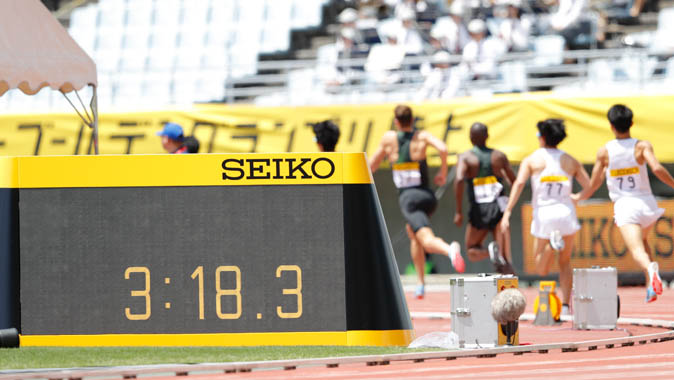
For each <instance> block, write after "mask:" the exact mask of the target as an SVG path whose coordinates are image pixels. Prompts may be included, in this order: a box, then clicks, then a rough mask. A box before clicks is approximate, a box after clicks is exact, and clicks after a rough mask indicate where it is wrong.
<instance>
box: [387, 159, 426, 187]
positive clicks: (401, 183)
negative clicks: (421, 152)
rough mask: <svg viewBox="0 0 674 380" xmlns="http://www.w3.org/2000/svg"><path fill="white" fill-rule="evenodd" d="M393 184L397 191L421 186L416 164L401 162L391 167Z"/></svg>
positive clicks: (419, 173) (417, 164) (419, 172)
mask: <svg viewBox="0 0 674 380" xmlns="http://www.w3.org/2000/svg"><path fill="white" fill-rule="evenodd" d="M393 183H395V185H396V187H397V188H398V189H405V188H408V187H415V186H421V171H419V163H418V162H403V163H400V164H394V165H393Z"/></svg>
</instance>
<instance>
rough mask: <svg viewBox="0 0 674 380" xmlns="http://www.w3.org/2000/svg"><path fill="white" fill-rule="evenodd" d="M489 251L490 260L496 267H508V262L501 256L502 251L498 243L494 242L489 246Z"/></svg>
mask: <svg viewBox="0 0 674 380" xmlns="http://www.w3.org/2000/svg"><path fill="white" fill-rule="evenodd" d="M487 250H488V251H489V259H490V260H491V262H492V263H493V264H494V265H495V266H496V267H502V266H504V265H506V261H505V259H504V258H503V256H502V255H501V250H500V249H499V246H498V243H496V242H495V241H492V242H491V243H489V245H488V246H487Z"/></svg>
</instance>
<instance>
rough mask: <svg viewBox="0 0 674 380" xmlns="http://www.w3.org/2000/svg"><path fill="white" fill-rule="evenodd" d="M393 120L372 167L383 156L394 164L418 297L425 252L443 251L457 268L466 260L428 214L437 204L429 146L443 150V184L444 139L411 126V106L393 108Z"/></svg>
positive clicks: (441, 175) (439, 177) (438, 179)
mask: <svg viewBox="0 0 674 380" xmlns="http://www.w3.org/2000/svg"><path fill="white" fill-rule="evenodd" d="M394 116H395V118H394V122H395V125H396V127H397V129H398V131H397V132H395V131H388V132H386V133H385V134H384V136H383V137H382V140H381V143H380V144H379V147H378V148H377V150H376V151H375V152H374V154H373V155H372V159H371V160H370V169H371V170H372V172H373V173H374V172H375V171H377V169H379V165H380V164H381V162H382V161H383V160H384V158H386V159H388V161H389V162H390V163H391V164H392V167H393V170H392V172H393V182H394V183H395V185H396V187H397V188H398V191H399V204H400V210H401V211H402V213H403V216H404V217H405V220H406V221H407V225H406V229H407V235H408V236H409V238H410V253H411V256H412V262H413V263H414V267H415V269H416V272H417V278H418V285H417V290H416V296H417V298H423V296H424V265H425V261H426V258H425V257H424V252H428V253H435V254H442V255H446V256H448V257H449V259H450V260H451V262H452V266H454V269H456V271H457V272H459V273H463V272H464V271H465V270H466V264H465V262H464V261H463V257H461V252H460V249H461V248H460V246H459V243H457V242H452V244H447V242H445V241H444V240H443V239H442V238H439V237H437V236H435V234H434V233H433V230H432V229H431V227H430V226H431V222H430V220H429V216H430V215H431V214H432V213H433V211H434V210H435V207H436V206H437V200H436V199H435V195H434V194H433V192H432V191H431V189H430V188H429V183H428V166H427V165H426V148H428V146H429V145H430V146H432V147H433V148H435V149H436V150H437V151H438V152H439V153H440V162H441V166H440V170H439V171H438V174H436V176H435V184H436V185H442V184H444V183H445V180H446V179H447V147H446V146H445V143H443V142H442V141H441V140H439V139H437V138H436V137H434V136H433V135H431V134H430V133H428V132H426V131H417V130H415V129H414V128H413V127H412V109H411V108H410V107H408V106H406V105H399V106H397V107H396V108H395V111H394Z"/></svg>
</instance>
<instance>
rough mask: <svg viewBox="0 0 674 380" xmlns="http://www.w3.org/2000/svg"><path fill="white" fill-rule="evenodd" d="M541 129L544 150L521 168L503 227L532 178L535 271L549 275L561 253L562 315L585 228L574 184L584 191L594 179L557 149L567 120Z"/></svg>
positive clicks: (544, 124) (554, 121)
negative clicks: (575, 252) (575, 247)
mask: <svg viewBox="0 0 674 380" xmlns="http://www.w3.org/2000/svg"><path fill="white" fill-rule="evenodd" d="M537 127H538V143H539V144H540V148H539V149H537V150H536V151H535V152H533V153H532V154H530V155H529V156H527V157H526V158H524V160H523V161H522V164H521V165H520V169H519V171H518V172H517V179H515V183H514V184H513V187H512V191H511V193H510V198H509V199H508V205H507V206H506V209H505V211H504V212H503V219H502V220H501V228H502V229H503V231H507V229H508V227H510V215H511V213H512V210H513V207H515V203H517V200H518V199H519V197H520V195H521V194H522V189H523V188H524V184H525V182H526V181H527V179H529V177H531V189H532V195H531V198H532V199H531V203H532V207H533V220H532V222H531V234H532V235H533V236H534V254H535V257H534V260H535V262H536V272H537V273H538V274H539V275H541V276H545V275H547V274H548V273H549V272H550V267H551V266H552V263H553V259H554V255H555V253H556V254H557V263H558V264H559V285H560V288H561V290H562V314H564V315H568V314H570V309H569V300H570V299H571V285H572V281H573V274H572V270H571V249H572V248H573V242H574V238H575V236H576V231H578V230H579V229H580V224H579V223H578V218H577V217H576V206H575V204H574V202H573V201H572V199H571V186H572V181H573V178H575V179H576V181H578V183H580V185H581V186H582V187H583V189H585V188H587V187H589V185H590V178H589V176H588V175H587V172H586V171H585V169H584V168H583V166H582V165H581V164H580V162H578V161H577V160H576V159H575V158H573V157H571V156H570V155H568V154H567V153H565V152H563V151H561V150H559V149H557V145H558V144H559V143H561V142H562V140H564V138H565V137H566V130H565V129H566V128H565V126H564V121H563V120H560V119H547V120H545V121H540V122H538V124H537Z"/></svg>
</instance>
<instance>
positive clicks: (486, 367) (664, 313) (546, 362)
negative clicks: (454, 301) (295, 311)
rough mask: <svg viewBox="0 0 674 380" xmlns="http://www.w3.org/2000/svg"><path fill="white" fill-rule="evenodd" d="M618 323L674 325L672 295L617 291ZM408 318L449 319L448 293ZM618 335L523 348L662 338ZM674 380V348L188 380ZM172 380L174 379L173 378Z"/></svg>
mask: <svg viewBox="0 0 674 380" xmlns="http://www.w3.org/2000/svg"><path fill="white" fill-rule="evenodd" d="M524 293H525V295H526V297H527V300H528V307H527V312H528V313H531V312H532V306H531V305H533V299H534V297H535V296H536V290H535V289H533V288H529V289H524ZM618 293H619V295H620V299H621V303H622V311H621V317H632V318H652V319H664V320H670V321H671V320H674V308H672V299H673V298H674V291H670V290H669V289H665V292H664V294H663V295H662V296H660V297H659V299H658V300H657V301H656V302H654V303H651V304H646V303H644V301H643V299H644V297H645V293H646V292H645V289H644V288H643V287H633V288H620V289H619V290H618ZM407 297H408V299H407V302H408V306H409V308H410V311H411V312H421V311H425V312H449V310H450V309H449V293H448V292H435V293H433V292H431V293H427V295H426V298H425V299H423V300H416V299H412V297H411V294H407ZM413 323H414V328H415V331H416V335H417V336H422V335H424V334H426V333H429V332H432V331H449V330H450V321H449V320H447V319H428V318H420V319H414V320H413ZM618 327H619V328H618V329H617V330H614V331H602V330H592V331H578V330H573V329H572V328H571V323H570V322H565V323H563V324H562V325H560V326H533V325H532V324H531V323H530V322H523V323H520V342H522V343H533V344H541V343H561V342H572V341H574V342H578V341H585V340H593V339H604V338H617V337H624V336H628V335H640V334H647V333H654V332H660V331H663V330H662V329H660V328H651V327H643V326H633V325H619V326H618ZM289 378H293V379H302V380H304V379H321V380H325V379H335V380H339V379H424V380H428V379H468V378H472V379H498V380H503V379H517V380H529V379H531V380H534V379H545V380H552V379H573V380H585V379H593V380H594V379H612V380H613V379H654V378H660V379H672V378H674V341H667V342H661V343H650V344H645V345H635V346H629V347H616V348H613V349H608V348H604V347H603V346H599V348H598V349H597V350H592V351H587V350H581V351H578V352H564V353H563V352H561V351H560V350H550V351H549V352H548V353H546V354H541V353H527V354H524V355H513V354H500V355H498V356H496V357H492V358H458V359H456V360H451V361H447V360H427V361H424V362H420V363H414V362H407V361H406V362H391V364H389V365H379V366H366V365H365V364H352V365H342V366H340V367H339V368H325V367H313V368H301V367H300V368H298V369H296V370H291V371H284V370H267V371H253V372H250V373H233V374H208V375H191V376H188V377H187V378H186V379H189V380H196V379H209V380H211V379H269V380H271V379H289ZM172 379H175V378H172Z"/></svg>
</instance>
